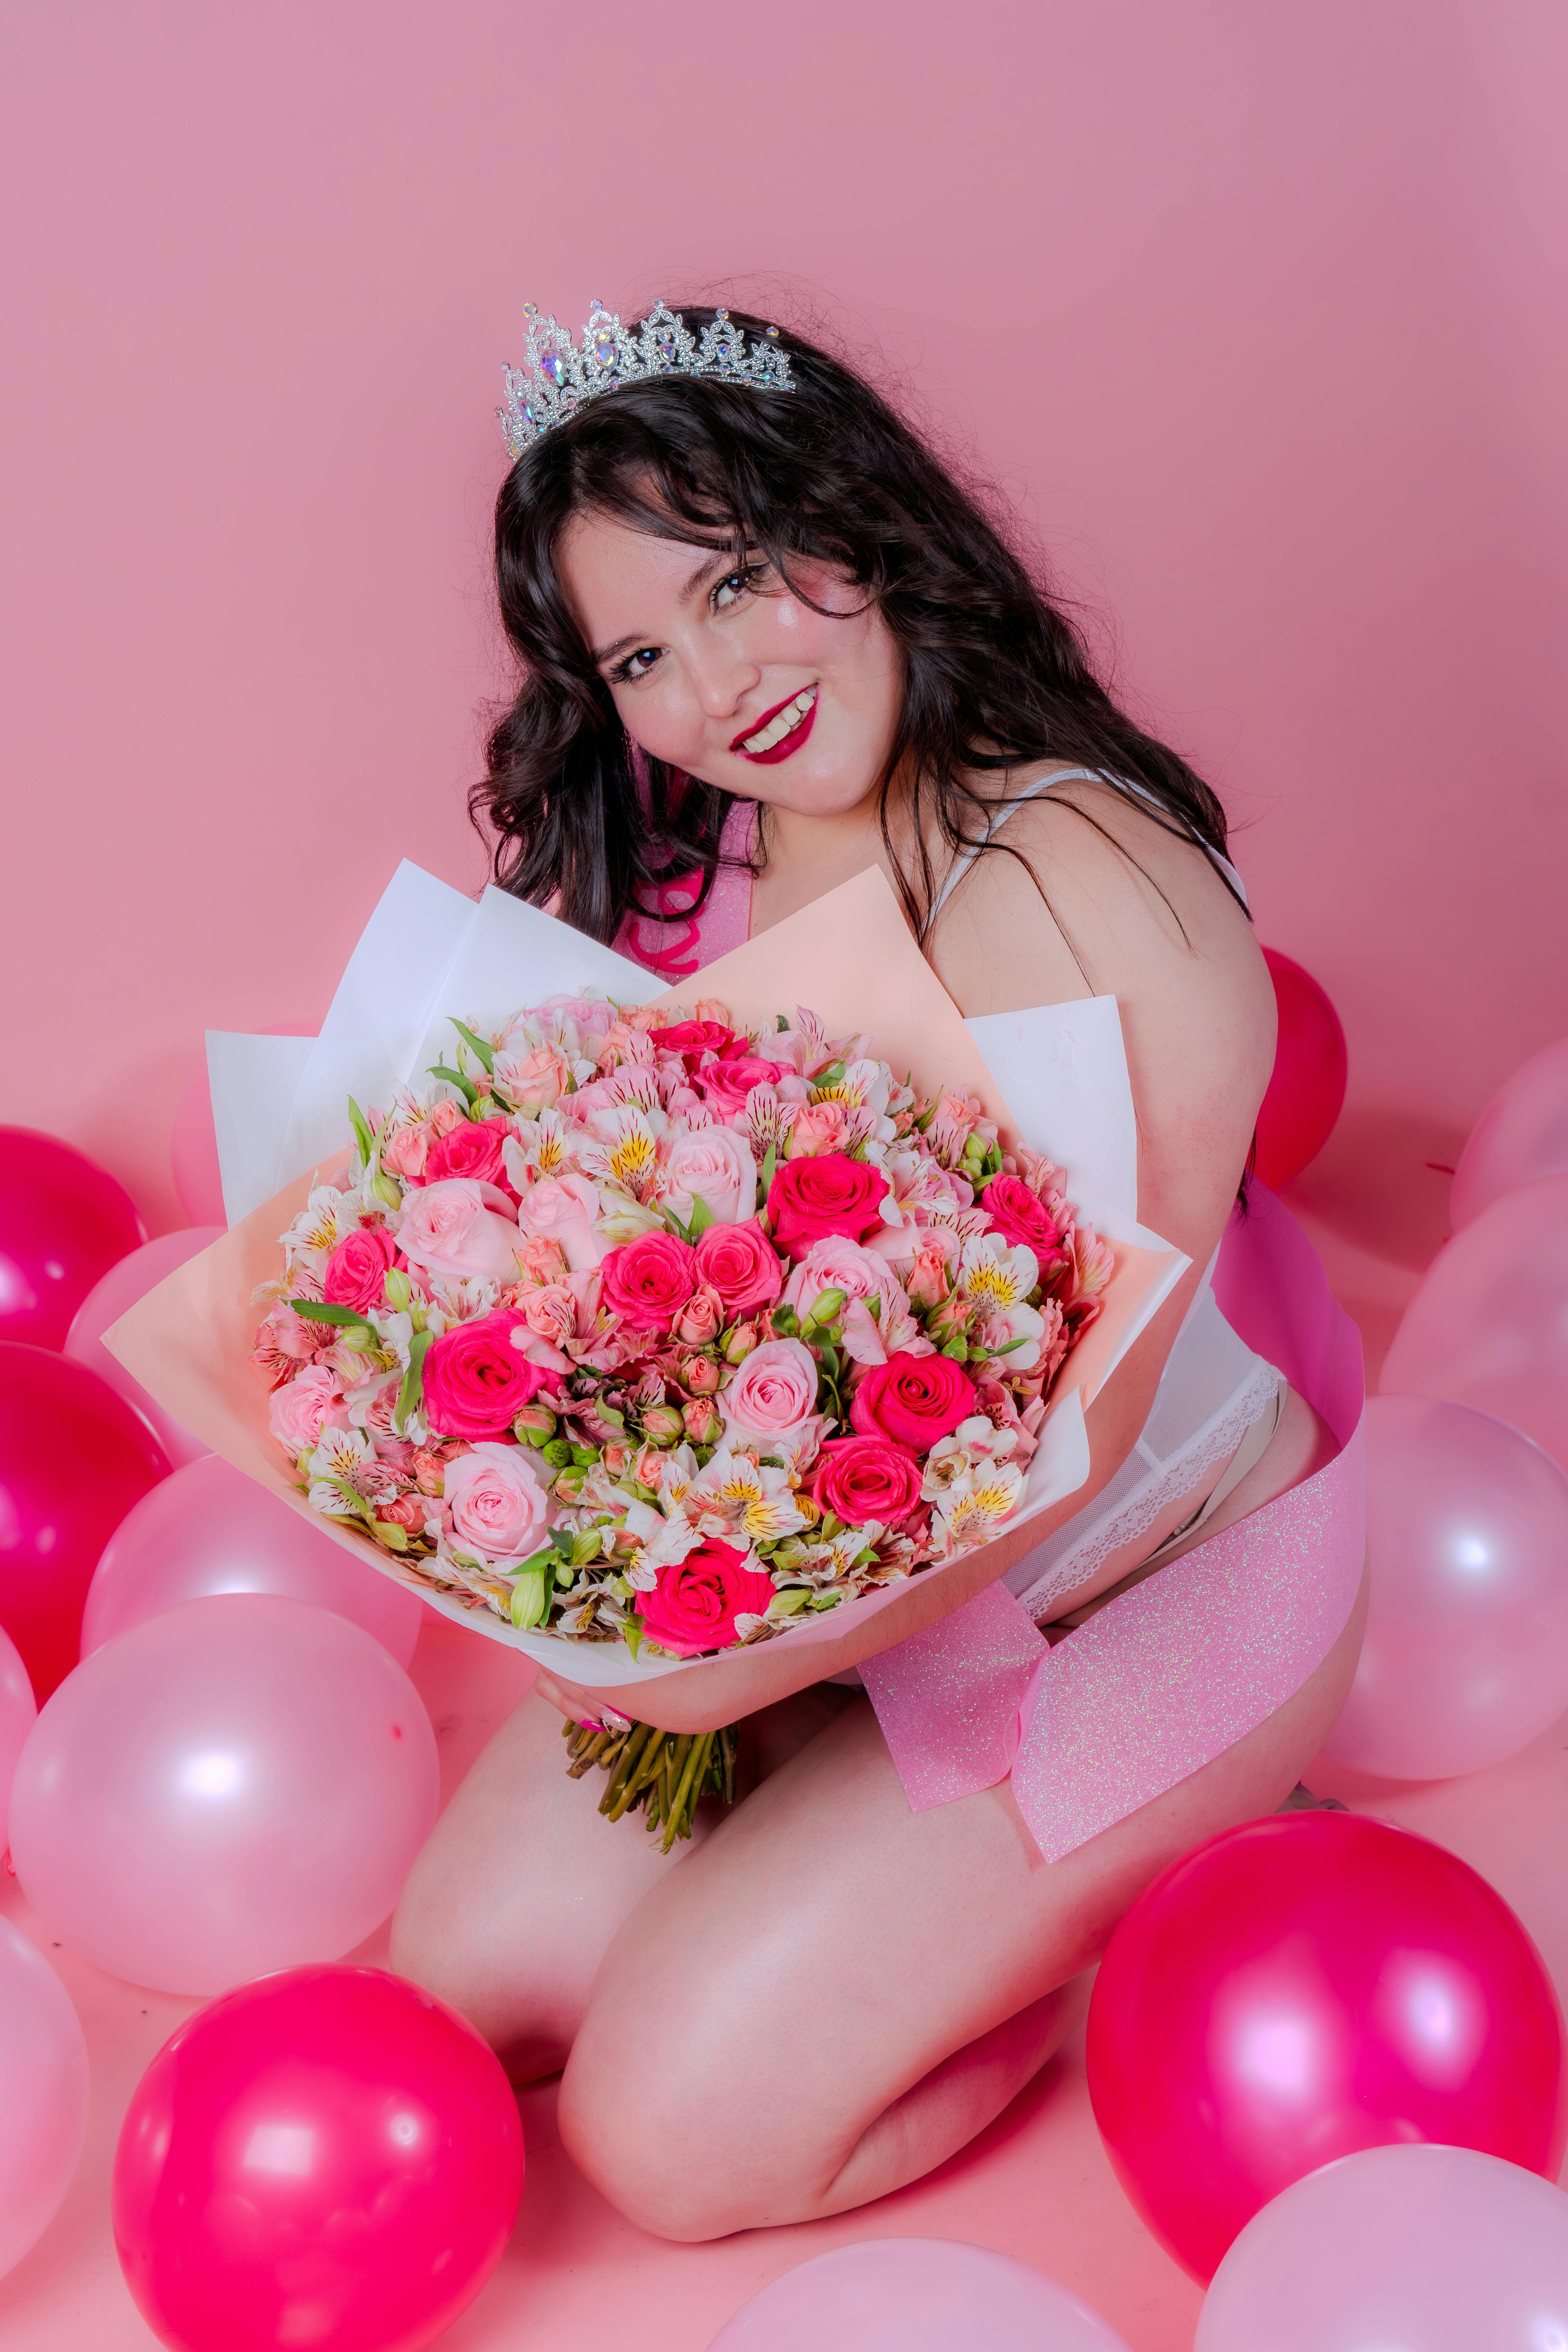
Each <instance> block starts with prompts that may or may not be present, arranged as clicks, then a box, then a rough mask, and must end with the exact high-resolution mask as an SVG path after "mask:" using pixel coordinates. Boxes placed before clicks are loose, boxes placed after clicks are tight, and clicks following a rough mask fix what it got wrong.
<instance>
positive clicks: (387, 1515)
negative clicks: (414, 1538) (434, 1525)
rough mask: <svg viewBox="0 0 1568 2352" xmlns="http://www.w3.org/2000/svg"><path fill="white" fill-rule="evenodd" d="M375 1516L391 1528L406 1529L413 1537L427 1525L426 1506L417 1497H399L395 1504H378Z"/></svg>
mask: <svg viewBox="0 0 1568 2352" xmlns="http://www.w3.org/2000/svg"><path fill="white" fill-rule="evenodd" d="M375 1516H376V1517H377V1518H378V1519H384V1520H385V1521H386V1523H387V1525H388V1526H389V1527H394V1528H406V1529H407V1531H408V1533H409V1534H410V1535H413V1534H414V1532H415V1531H416V1528H422V1527H423V1526H424V1524H425V1505H424V1503H423V1502H422V1501H421V1500H420V1498H419V1496H417V1495H399V1496H397V1497H396V1499H395V1501H393V1502H388V1503H380V1504H378V1505H377V1506H376V1513H375Z"/></svg>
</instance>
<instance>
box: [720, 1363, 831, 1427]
mask: <svg viewBox="0 0 1568 2352" xmlns="http://www.w3.org/2000/svg"><path fill="white" fill-rule="evenodd" d="M719 1407H720V1410H721V1412H722V1413H723V1416H724V1421H725V1425H726V1427H727V1428H728V1429H729V1431H730V1433H731V1436H733V1437H739V1438H742V1439H744V1438H754V1439H757V1440H759V1441H762V1442H764V1443H766V1444H769V1445H773V1444H784V1445H788V1444H795V1443H796V1442H797V1441H798V1440H799V1439H800V1438H802V1437H803V1436H804V1435H805V1433H807V1431H808V1430H809V1428H810V1426H811V1424H812V1423H814V1422H815V1420H816V1357H815V1356H814V1355H813V1354H812V1352H811V1349H809V1348H807V1347H805V1346H803V1344H802V1343H801V1341H800V1340H798V1339H764V1340H763V1344H762V1346H761V1347H760V1348H756V1349H752V1353H751V1354H750V1355H749V1356H748V1357H747V1359H746V1360H745V1362H744V1363H743V1364H742V1366H741V1368H740V1370H739V1371H738V1372H737V1373H736V1374H735V1377H734V1379H733V1380H732V1381H731V1383H730V1385H729V1387H728V1388H727V1389H726V1390H725V1391H723V1393H722V1395H721V1397H720V1399H719Z"/></svg>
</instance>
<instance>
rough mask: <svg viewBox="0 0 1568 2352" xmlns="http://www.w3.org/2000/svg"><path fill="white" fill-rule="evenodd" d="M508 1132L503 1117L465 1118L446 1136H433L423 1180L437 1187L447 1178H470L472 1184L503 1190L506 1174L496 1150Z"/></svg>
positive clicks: (498, 1152) (498, 1151)
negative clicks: (487, 1185) (491, 1186)
mask: <svg viewBox="0 0 1568 2352" xmlns="http://www.w3.org/2000/svg"><path fill="white" fill-rule="evenodd" d="M509 1134H510V1128H509V1127H508V1125H507V1122H506V1120H505V1119H504V1118H481V1119H472V1118H466V1119H464V1120H463V1121H462V1122H461V1124H460V1125H459V1126H458V1127H455V1128H454V1129H452V1131H451V1133H450V1135H441V1136H437V1139H436V1140H435V1142H434V1143H433V1144H432V1145H431V1146H430V1149H429V1151H428V1152H427V1153H426V1160H425V1181H426V1183H427V1184H439V1183H441V1182H442V1181H444V1180H445V1179H446V1178H447V1177H449V1176H471V1177H472V1178H473V1180H474V1181H475V1183H476V1184H494V1185H497V1186H499V1187H501V1188H504V1187H505V1184H506V1175H505V1171H504V1170H503V1168H502V1165H501V1156H500V1148H501V1145H502V1144H503V1143H504V1141H505V1140H506V1138H507V1136H508V1135H509Z"/></svg>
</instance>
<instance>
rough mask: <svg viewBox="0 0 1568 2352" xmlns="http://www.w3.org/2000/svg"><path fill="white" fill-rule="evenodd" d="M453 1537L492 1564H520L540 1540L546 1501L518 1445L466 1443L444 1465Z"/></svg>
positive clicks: (501, 1566)
mask: <svg viewBox="0 0 1568 2352" xmlns="http://www.w3.org/2000/svg"><path fill="white" fill-rule="evenodd" d="M444 1500H445V1502H446V1506H447V1511H448V1512H449V1513H450V1515H451V1529H452V1540H453V1542H454V1543H455V1544H457V1545H458V1546H460V1547H461V1548H462V1549H464V1550H473V1551H476V1552H479V1553H481V1554H482V1555H483V1557H484V1558H485V1559H487V1560H489V1562H490V1564H491V1565H492V1566H493V1567H496V1568H519V1567H521V1564H522V1562H523V1561H524V1560H525V1559H528V1558H529V1557H530V1556H531V1554H532V1553H533V1552H536V1551H537V1550H538V1549H539V1547H540V1544H541V1543H542V1541H543V1538H544V1533H545V1528H546V1524H547V1520H548V1517H549V1508H550V1506H549V1501H548V1498H547V1497H546V1495H545V1492H544V1489H543V1487H542V1486H541V1485H540V1482H539V1478H538V1476H537V1475H536V1473H535V1472H534V1470H533V1469H532V1467H531V1465H530V1463H529V1460H528V1456H527V1454H525V1453H524V1452H523V1450H522V1448H521V1446H517V1445H495V1444H489V1443H486V1444H480V1445H474V1446H470V1447H469V1449H468V1453H467V1454H459V1455H458V1459H457V1461H456V1462H448V1463H447V1477H446V1490H445V1496H444Z"/></svg>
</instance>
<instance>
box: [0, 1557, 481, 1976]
mask: <svg viewBox="0 0 1568 2352" xmlns="http://www.w3.org/2000/svg"><path fill="white" fill-rule="evenodd" d="M438 1784H439V1774H438V1770H437V1757H436V1736H435V1733H434V1732H433V1731H432V1730H431V1727H430V1718H429V1717H428V1716H427V1715H426V1712H425V1709H424V1706H422V1705H421V1703H420V1699H419V1695H418V1693H417V1692H416V1689H415V1687H414V1685H413V1684H412V1683H411V1682H410V1681H409V1679H408V1677H407V1675H405V1673H404V1671H403V1669H402V1667H401V1666H399V1665H396V1664H394V1662H393V1660H392V1659H391V1658H389V1657H388V1656H387V1654H386V1652H385V1651H384V1649H383V1648H382V1646H381V1644H380V1643H379V1642H375V1641H373V1640H372V1639H371V1637H370V1635H369V1634H368V1633H364V1632H363V1631H362V1630H361V1628H360V1627H359V1626H357V1625H351V1624H350V1623H349V1622H348V1620H347V1619H346V1618H343V1617H338V1616H334V1615H333V1613H332V1612H331V1611H330V1610H327V1609H314V1608H311V1607H310V1605H309V1604H308V1603H307V1602H305V1601H288V1600H284V1599H282V1598H280V1597H279V1595H277V1594H275V1593H269V1592H226V1593H220V1594H218V1595H216V1597H215V1598H213V1599H211V1600H206V1601H185V1602H184V1604H183V1605H182V1606H181V1607H179V1608H177V1609H168V1610H165V1611H164V1612H163V1614H162V1615H161V1616H158V1617H152V1618H149V1619H148V1620H147V1622H146V1623H145V1624H142V1625H135V1626H132V1629H131V1631H130V1632H129V1633H121V1634H120V1635H119V1636H118V1638H117V1639H116V1640H114V1641H112V1642H106V1643H104V1645H103V1647H102V1648H101V1649H100V1650H95V1651H94V1652H93V1654H92V1655H91V1657H89V1658H84V1659H83V1661H82V1663H81V1664H80V1665H79V1666H78V1667H77V1669H76V1671H75V1673H74V1674H72V1675H68V1676H67V1678H66V1680H65V1681H64V1682H63V1683H62V1684H61V1685H60V1686H59V1688H58V1691H56V1693H55V1695H54V1696H53V1697H52V1698H51V1699H50V1700H49V1702H48V1704H47V1706H46V1707H45V1708H44V1710H43V1712H42V1714H41V1715H40V1716H39V1717H38V1720H37V1727H36V1728H35V1729H34V1731H33V1734H32V1737H31V1738H29V1740H28V1742H27V1744H26V1748H24V1749H23V1751H22V1759H21V1761H20V1763H19V1764H18V1765H17V1768H16V1784H15V1786H14V1788H13V1790H12V1792H11V1854H12V1859H13V1860H14V1862H15V1863H16V1875H17V1877H18V1878H19V1879H20V1880H21V1882H22V1887H23V1891H24V1892H25V1894H26V1897H27V1900H28V1901H29V1902H30V1903H31V1904H32V1906H33V1907H34V1909H35V1910H36V1911H37V1913H38V1916H39V1917H40V1918H41V1919H43V1920H44V1922H45V1923H46V1925H47V1927H48V1930H49V1932H50V1934H51V1935H54V1936H58V1937H59V1939H60V1941H61V1942H62V1943H63V1944H65V1945H66V1946H67V1947H68V1948H69V1949H70V1950H71V1951H73V1952H79V1953H80V1955H81V1956H82V1958H84V1959H89V1960H91V1961H92V1962H93V1963H94V1965H95V1966H96V1967H98V1968H100V1969H107V1970H108V1971H109V1973H110V1975H111V1976H118V1977H128V1978H130V1979H131V1980H132V1982H133V1983H136V1984H144V1985H153V1986H156V1987H157V1988H158V1989H159V1990H162V1991H164V1992H182V1993H207V1992H217V1991H220V1990H223V1989H224V1988H225V1987H226V1986H229V1985H235V1984H242V1983H245V1982H246V1981H247V1980H248V1979H250V1978H251V1977H256V1976H261V1975H263V1974H265V1973H266V1972H267V1971H268V1970H269V1969H289V1968H295V1967H298V1966H299V1965H300V1963H301V1962H303V1961H306V1960H331V1959H338V1958H342V1955H343V1953H345V1952H347V1951H350V1950H352V1949H353V1947H354V1945H356V1944H358V1943H359V1942H361V1941H362V1940H363V1937H366V1936H368V1935H369V1933H370V1931H371V1929H372V1928H373V1927H377V1926H378V1925H379V1924H380V1922H381V1921H382V1920H383V1919H384V1918H385V1917H386V1916H387V1914H388V1912H389V1911H390V1910H391V1909H392V1906H393V1905H394V1903H395V1901H396V1899H397V1895H398V1893H399V1890H400V1889H401V1887H402V1885H403V1881H404V1879H405V1876H406V1874H407V1872H408V1867H409V1864H411V1863H412V1861H413V1860H414V1857H415V1855H416V1853H418V1851H419V1848H420V1846H421V1845H422V1844H423V1843H424V1841H425V1839H426V1836H427V1835H428V1834H429V1832H430V1829H431V1827H432V1825H433V1823H434V1822H435V1819H436V1811H437V1797H438Z"/></svg>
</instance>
